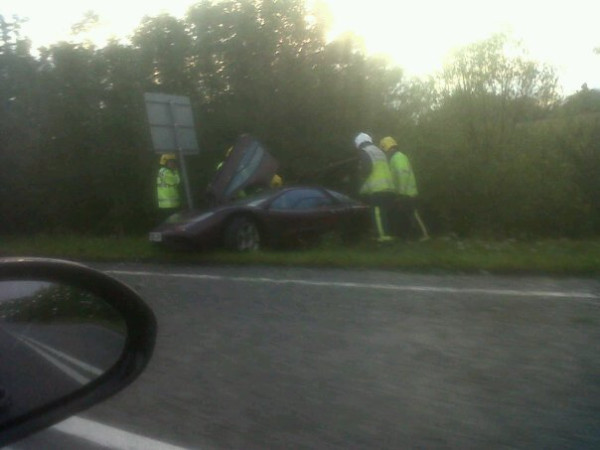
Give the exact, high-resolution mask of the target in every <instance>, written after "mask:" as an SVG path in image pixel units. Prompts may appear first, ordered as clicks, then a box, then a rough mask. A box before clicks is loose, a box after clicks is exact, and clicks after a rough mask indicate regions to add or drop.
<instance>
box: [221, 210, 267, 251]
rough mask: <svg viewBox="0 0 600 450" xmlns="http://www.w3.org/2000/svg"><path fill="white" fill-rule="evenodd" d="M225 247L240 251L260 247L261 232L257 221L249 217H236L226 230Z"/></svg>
mask: <svg viewBox="0 0 600 450" xmlns="http://www.w3.org/2000/svg"><path fill="white" fill-rule="evenodd" d="M225 247H226V248H227V249H229V250H237V251H238V252H244V251H253V250H258V249H259V248H260V232H259V231H258V227H257V226H256V222H254V220H252V219H250V218H248V217H236V218H235V219H233V220H232V221H231V223H230V224H229V225H228V226H227V228H226V230H225Z"/></svg>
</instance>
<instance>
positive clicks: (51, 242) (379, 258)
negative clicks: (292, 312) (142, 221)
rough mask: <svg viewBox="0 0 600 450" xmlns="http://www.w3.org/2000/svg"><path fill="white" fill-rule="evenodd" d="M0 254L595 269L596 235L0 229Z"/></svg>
mask: <svg viewBox="0 0 600 450" xmlns="http://www.w3.org/2000/svg"><path fill="white" fill-rule="evenodd" d="M0 243H1V244H0V256H44V257H51V258H66V259H72V260H79V261H96V262H109V261H130V262H165V263H186V264H248V265H250V264H260V265H278V266H305V267H352V268H381V269H401V270H415V271H432V270H444V271H460V272H481V271H485V272H491V273H548V274H555V275H558V274H560V275H598V274H600V239H599V240H585V241H574V240H566V239H560V240H542V241H515V240H504V241H482V240H458V239H451V238H437V239H432V240H430V241H428V242H394V243H391V244H389V245H386V246H378V245H376V244H375V243H371V242H363V243H360V244H358V245H356V246H354V247H351V248H346V247H343V246H341V245H339V244H336V243H333V242H326V243H324V244H323V245H322V246H320V247H318V248H314V249H310V250H288V251H283V250H280V251H260V252H254V253H245V254H237V253H230V252H225V251H212V252H201V251H198V252H173V251H168V250H165V249H162V248H160V247H156V246H154V245H151V244H150V243H149V242H148V241H147V240H146V237H85V236H50V235H37V236H31V237H12V236H3V237H0Z"/></svg>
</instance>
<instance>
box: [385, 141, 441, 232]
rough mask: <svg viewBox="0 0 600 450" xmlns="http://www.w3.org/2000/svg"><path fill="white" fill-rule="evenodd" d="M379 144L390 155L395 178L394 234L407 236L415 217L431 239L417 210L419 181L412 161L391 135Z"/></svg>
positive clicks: (392, 214)
mask: <svg viewBox="0 0 600 450" xmlns="http://www.w3.org/2000/svg"><path fill="white" fill-rule="evenodd" d="M379 146H380V147H381V148H382V149H383V151H385V153H386V154H387V156H388V160H389V163H390V170H391V172H392V179H393V180H394V191H395V193H396V198H395V202H394V203H395V205H394V208H393V211H392V212H391V223H392V227H393V231H394V235H398V236H401V237H407V236H408V235H409V233H410V230H411V224H412V221H413V218H414V220H416V221H417V223H418V225H419V227H420V229H421V233H422V239H423V240H426V239H429V234H428V233H427V229H426V228H425V224H424V223H423V221H422V220H421V217H420V216H419V213H418V211H417V196H418V195H419V191H418V190H417V181H416V179H415V174H414V172H413V170H412V166H411V165H410V161H409V160H408V158H407V157H406V155H405V154H404V153H402V152H401V151H400V150H398V143H397V142H396V140H395V139H394V138H393V137H391V136H386V137H384V138H383V139H382V140H381V141H380V142H379Z"/></svg>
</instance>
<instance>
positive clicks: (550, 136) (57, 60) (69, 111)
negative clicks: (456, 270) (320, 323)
mask: <svg viewBox="0 0 600 450" xmlns="http://www.w3.org/2000/svg"><path fill="white" fill-rule="evenodd" d="M98 19H99V18H98V16H97V15H96V14H94V13H93V12H88V13H86V16H85V17H84V19H83V20H82V21H81V22H80V23H78V24H75V25H74V26H73V29H72V30H73V34H74V37H73V39H72V41H70V42H59V43H55V44H53V45H51V46H49V47H48V48H42V49H39V51H38V52H37V53H35V54H34V53H33V52H32V51H31V49H30V45H29V42H28V41H27V39H25V38H24V37H22V36H21V35H20V32H19V30H20V22H19V21H18V20H13V21H8V20H6V19H5V18H3V17H2V16H0V177H1V179H2V180H3V183H2V185H1V186H0V214H1V215H2V217H3V219H4V220H3V221H2V222H1V223H0V232H11V233H14V232H34V231H48V232H49V231H55V232H74V231H75V232H80V233H81V232H83V233H93V234H104V235H106V234H114V233H116V234H131V233H137V232H139V231H142V230H144V231H145V230H147V229H149V228H150V227H151V226H152V225H153V224H154V223H155V220H156V219H155V210H156V208H155V198H154V195H155V185H154V183H155V176H156V171H157V169H158V167H157V159H158V158H157V156H156V155H155V154H153V153H152V152H151V151H150V148H151V143H150V140H149V131H148V128H147V124H146V116H145V110H144V104H143V94H144V93H145V92H164V93H169V94H178V95H185V96H188V97H190V99H191V100H192V104H193V108H194V114H195V118H196V121H197V131H198V133H199V140H200V144H201V148H202V154H201V155H200V156H197V157H196V156H195V157H189V158H187V165H188V169H189V175H190V183H191V185H192V189H193V195H194V200H195V203H196V205H199V206H203V200H204V199H203V194H204V187H205V186H206V184H207V183H208V181H209V180H210V178H211V177H212V175H213V172H214V167H215V166H216V164H217V162H218V161H220V160H221V159H222V158H223V153H224V151H225V149H226V148H228V147H229V146H230V145H231V143H232V142H233V141H234V140H235V138H236V137H237V136H238V135H239V134H241V133H244V132H247V133H251V134H253V135H255V136H257V137H258V138H259V140H261V141H262V142H263V143H264V144H265V145H266V146H267V148H269V150H271V152H272V153H273V154H274V155H275V156H276V157H277V159H278V160H279V161H280V164H281V172H282V174H283V177H284V181H286V182H288V183H289V182H294V183H307V184H308V183H319V184H323V185H326V186H329V187H334V188H338V189H341V190H343V191H346V192H348V193H350V194H356V190H357V186H358V180H356V179H355V170H354V165H353V162H352V158H353V157H354V156H355V151H354V149H353V145H352V139H353V137H354V135H355V134H356V133H357V132H358V131H366V132H369V133H371V134H372V135H373V136H375V137H376V139H380V138H381V137H383V136H385V135H392V136H394V137H396V138H397V140H398V141H399V143H400V147H401V149H402V150H403V151H405V152H406V153H407V154H408V155H409V157H410V158H411V160H412V162H413V165H414V168H415V171H416V172H417V180H418V182H419V187H420V193H421V195H420V197H421V206H420V209H421V210H422V213H423V215H424V216H425V217H426V221H427V222H428V223H429V225H430V226H431V227H432V228H433V229H434V230H436V231H437V232H439V233H450V232H454V233H458V234H461V235H500V236H515V235H519V236H520V235H536V236H537V235H540V236H544V235H555V236H562V235H570V236H580V235H585V234H598V232H599V231H600V228H599V227H600V203H599V200H598V199H599V198H600V195H599V194H600V192H599V191H600V184H599V183H598V181H596V180H598V179H599V178H598V177H596V176H595V174H596V173H598V169H600V156H599V155H600V148H598V145H599V144H598V142H600V140H599V137H600V125H599V120H598V114H600V95H599V94H598V91H594V90H589V89H587V87H585V88H582V90H581V91H580V92H578V93H577V94H575V95H573V96H571V97H569V98H567V99H561V98H560V96H559V95H558V93H557V80H556V76H555V74H554V72H553V70H552V69H551V68H549V67H546V66H544V65H542V64H539V63H537V62H535V61H533V60H531V59H530V58H529V57H528V56H527V54H526V52H525V51H524V50H523V48H522V47H521V46H520V44H519V43H518V42H514V41H512V40H511V39H510V37H508V36H506V35H494V36H491V37H490V38H489V39H487V40H484V41H481V42H478V43H475V44H473V45H471V46H468V47H465V48H464V49H461V50H460V51H458V52H457V53H456V54H455V55H453V57H452V59H451V60H450V61H449V62H448V64H447V66H446V68H445V70H444V71H443V72H442V73H440V74H439V75H438V76H435V77H433V76H432V77H431V78H429V79H424V80H411V79H406V78H405V76H404V73H403V71H402V69H401V68H399V67H395V66H393V65H391V64H390V62H389V61H387V60H385V59H382V58H375V57H371V56H369V55H367V54H366V52H365V50H364V46H363V44H362V41H361V40H360V38H359V37H357V36H355V35H352V34H345V35H342V36H339V37H338V38H336V39H335V40H333V41H327V39H326V35H327V31H328V28H327V27H328V24H329V23H330V17H328V16H327V14H326V13H323V11H322V10H321V11H319V10H316V11H308V10H307V8H306V6H305V3H304V1H303V0H245V1H241V0H239V1H238V0H226V1H219V2H217V1H210V0H204V1H201V2H199V3H197V4H196V5H194V6H193V7H191V8H190V9H189V11H188V13H187V15H186V16H185V17H184V18H181V19H179V18H175V17H172V16H169V15H159V16H156V17H146V18H145V19H144V20H143V21H142V22H141V23H140V25H139V27H138V28H137V29H136V30H135V33H134V34H133V36H132V38H131V42H129V43H119V42H110V43H109V44H108V45H106V46H104V47H103V48H97V47H95V46H94V45H93V44H92V43H91V42H89V41H87V40H85V39H84V38H85V35H86V32H87V30H88V29H89V28H90V27H93V26H94V24H95V23H96V22H97V21H98ZM78 33H79V34H78ZM339 161H347V163H344V164H338V162H339Z"/></svg>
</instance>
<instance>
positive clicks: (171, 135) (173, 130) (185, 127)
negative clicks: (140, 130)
mask: <svg viewBox="0 0 600 450" xmlns="http://www.w3.org/2000/svg"><path fill="white" fill-rule="evenodd" d="M144 101H145V102H146V113H147V115H148V123H149V124H150V133H151V135H152V145H153V147H154V152H155V153H167V152H179V153H181V154H184V155H195V154H198V152H199V147H198V140H197V139H196V130H195V128H194V115H193V113H192V104H191V103H190V99H189V98H188V97H183V96H180V95H167V94H157V93H145V94H144Z"/></svg>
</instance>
